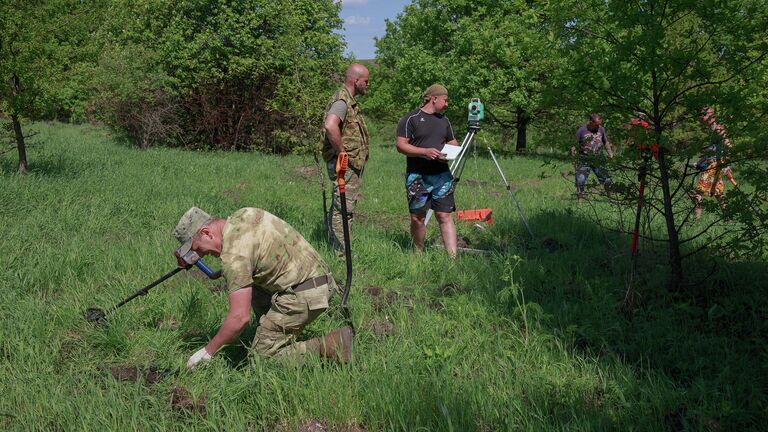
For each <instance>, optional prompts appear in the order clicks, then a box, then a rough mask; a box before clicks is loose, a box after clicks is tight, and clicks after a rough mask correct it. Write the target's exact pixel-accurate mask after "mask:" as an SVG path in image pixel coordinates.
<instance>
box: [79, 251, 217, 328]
mask: <svg viewBox="0 0 768 432" xmlns="http://www.w3.org/2000/svg"><path fill="white" fill-rule="evenodd" d="M194 266H195V267H197V268H198V269H200V270H201V271H202V272H203V273H205V275H206V276H208V277H209V278H211V279H216V278H218V277H219V276H220V275H221V272H214V271H213V270H211V269H210V268H209V267H208V266H206V265H205V263H203V260H201V259H198V260H197V261H196V262H195V263H194ZM189 268H191V266H190V267H188V268H183V267H176V268H175V269H173V270H171V271H169V272H168V273H166V274H164V275H162V276H160V277H159V278H158V279H155V280H154V281H153V282H152V283H150V284H149V285H147V286H145V287H144V288H142V289H140V290H138V291H136V292H135V293H133V294H131V295H130V296H129V297H128V298H126V299H125V300H123V301H121V302H120V303H118V304H116V305H114V306H112V307H111V308H109V309H107V310H106V311H105V310H104V309H100V308H96V307H90V308H88V309H86V310H85V319H86V320H87V321H88V322H92V323H96V324H100V325H103V324H106V322H107V320H106V316H107V315H109V314H111V313H113V312H114V311H115V310H116V309H117V308H119V307H120V306H122V305H124V304H126V303H128V302H129V301H131V300H133V299H135V298H136V297H140V296H145V295H147V293H148V292H149V290H151V289H152V288H154V287H156V286H157V285H159V284H161V283H163V282H164V281H165V280H166V279H168V278H170V277H171V276H173V275H175V274H176V273H178V272H180V271H182V270H187V269H189Z"/></svg>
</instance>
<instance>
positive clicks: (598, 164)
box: [571, 113, 613, 202]
mask: <svg viewBox="0 0 768 432" xmlns="http://www.w3.org/2000/svg"><path fill="white" fill-rule="evenodd" d="M587 119H588V122H587V124H585V125H582V126H581V127H580V128H579V130H577V131H576V143H577V145H576V146H573V147H571V156H574V157H576V158H577V160H576V163H575V168H576V193H577V195H578V197H579V202H581V200H583V199H584V195H585V194H584V187H585V186H586V184H587V179H588V178H589V172H590V171H592V172H594V173H595V175H596V176H597V181H599V182H600V184H602V185H603V186H605V188H606V190H608V188H609V187H610V186H611V176H610V174H609V173H608V170H607V169H606V168H605V156H603V147H605V150H606V151H607V152H608V157H609V158H611V159H613V148H611V144H610V142H608V136H607V135H606V134H605V129H603V118H602V117H600V114H598V113H591V114H590V115H589V116H588V117H587Z"/></svg>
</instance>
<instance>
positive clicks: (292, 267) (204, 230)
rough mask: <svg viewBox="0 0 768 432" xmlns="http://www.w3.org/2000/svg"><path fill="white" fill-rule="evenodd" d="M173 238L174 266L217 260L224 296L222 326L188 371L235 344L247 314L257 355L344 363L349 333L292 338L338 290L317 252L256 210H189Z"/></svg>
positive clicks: (343, 329)
mask: <svg viewBox="0 0 768 432" xmlns="http://www.w3.org/2000/svg"><path fill="white" fill-rule="evenodd" d="M174 234H175V236H176V238H177V239H178V240H179V241H180V242H181V243H182V245H181V247H180V248H179V249H177V250H176V257H177V260H178V261H179V265H180V266H182V267H189V266H190V265H192V264H194V263H190V262H188V261H189V260H188V259H187V260H185V259H184V258H183V257H184V256H185V255H186V256H189V254H188V252H189V251H193V252H196V253H197V255H199V256H200V257H203V256H206V255H209V254H210V255H214V256H217V257H220V258H221V267H222V274H223V276H224V277H225V278H226V280H227V289H228V291H229V312H228V313H227V316H226V318H225V319H224V322H223V323H222V325H221V327H220V328H219V330H218V332H217V333H216V335H215V336H214V337H213V339H211V341H210V342H208V345H206V346H205V347H203V348H202V349H200V350H199V351H197V352H196V353H194V354H193V355H192V357H190V359H189V361H188V362H187V367H188V368H189V369H193V368H194V367H195V366H196V365H198V364H199V363H200V362H204V361H207V360H210V359H211V357H212V356H213V355H215V354H216V352H217V351H218V350H219V349H220V348H221V347H222V346H224V345H225V344H227V343H230V342H232V341H235V340H237V338H238V337H239V336H240V333H242V331H243V329H245V327H246V326H247V325H248V324H249V323H250V320H251V313H250V312H251V309H253V311H254V313H255V314H256V317H257V318H258V320H259V326H258V328H257V329H256V336H255V338H254V340H253V344H252V348H253V350H254V351H256V352H257V353H259V354H260V355H262V356H264V357H278V356H302V355H304V354H306V353H316V354H318V355H320V356H321V357H324V358H328V359H331V360H335V361H337V362H340V363H346V362H348V361H349V359H350V355H351V348H352V335H353V333H352V329H351V328H350V327H341V328H339V329H337V330H334V331H332V332H331V333H329V334H328V335H326V336H324V337H321V338H315V339H310V340H308V341H302V342H299V341H297V340H296V339H297V337H298V335H299V334H300V333H301V331H302V330H303V329H304V327H305V326H306V325H307V324H309V323H311V322H312V321H313V320H314V319H315V318H317V317H318V316H319V315H320V314H321V313H323V312H324V311H325V310H326V309H327V308H328V299H329V298H330V297H331V295H333V294H334V293H335V292H337V291H338V287H337V286H336V282H335V281H334V280H333V277H332V276H331V274H330V271H329V269H328V266H327V264H326V263H325V262H324V261H323V259H322V258H321V257H320V255H319V254H318V253H317V251H315V249H314V248H313V247H312V246H311V245H310V244H309V242H307V241H306V240H305V239H304V237H302V236H301V234H299V233H298V232H297V231H296V230H295V229H293V228H292V227H291V226H290V225H288V223H286V222H285V221H283V220H282V219H280V218H278V217H277V216H274V215H272V214H271V213H269V212H266V211H264V210H261V209H257V208H243V209H240V210H238V211H236V212H235V213H233V214H232V215H231V216H230V217H229V218H227V219H221V218H214V217H211V216H210V215H208V213H206V212H204V211H203V210H201V209H199V208H197V207H192V208H190V209H189V210H187V212H186V213H184V215H183V216H182V217H181V219H180V220H179V223H178V225H176V230H175V233H174ZM192 255H194V254H192Z"/></svg>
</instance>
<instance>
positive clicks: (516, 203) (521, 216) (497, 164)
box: [488, 146, 535, 239]
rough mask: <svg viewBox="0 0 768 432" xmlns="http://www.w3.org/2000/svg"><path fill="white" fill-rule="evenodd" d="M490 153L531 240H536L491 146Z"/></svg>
mask: <svg viewBox="0 0 768 432" xmlns="http://www.w3.org/2000/svg"><path fill="white" fill-rule="evenodd" d="M488 153H490V154H491V158H492V159H493V163H494V164H496V169H497V170H498V171H499V175H501V179H502V180H504V185H505V186H506V187H507V191H508V192H509V196H511V197H512V201H514V203H515V206H516V207H517V212H518V213H520V219H522V220H523V223H524V224H525V228H526V229H527V230H528V234H530V235H531V239H533V238H535V237H534V235H533V231H531V227H530V226H529V225H528V220H527V219H526V218H525V213H523V209H521V208H520V203H518V202H517V198H515V194H514V193H513V192H512V186H510V184H509V182H508V181H507V178H506V177H505V176H504V171H502V170H501V166H499V161H497V160H496V155H494V154H493V150H491V147H490V146H489V147H488Z"/></svg>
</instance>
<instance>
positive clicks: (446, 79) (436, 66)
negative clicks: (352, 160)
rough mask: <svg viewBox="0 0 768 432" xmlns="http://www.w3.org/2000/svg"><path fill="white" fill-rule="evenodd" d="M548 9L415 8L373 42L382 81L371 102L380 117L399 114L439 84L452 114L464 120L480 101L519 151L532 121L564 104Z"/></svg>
mask: <svg viewBox="0 0 768 432" xmlns="http://www.w3.org/2000/svg"><path fill="white" fill-rule="evenodd" d="M551 7H552V4H551V2H548V1H542V2H528V1H524V0H513V1H506V2H495V1H490V0H487V1H486V0H478V1H473V2H467V1H464V0H441V1H437V0H416V1H414V2H413V3H412V4H411V5H409V6H407V7H406V8H405V10H404V12H403V13H402V14H400V15H399V16H398V17H397V19H396V20H395V21H393V22H387V31H386V34H385V35H384V36H383V37H382V38H381V39H379V40H377V42H376V46H377V59H378V61H379V62H380V63H381V65H382V68H383V70H382V71H380V72H379V74H380V75H382V78H383V82H382V83H380V84H379V83H377V82H374V84H376V85H380V88H378V89H377V88H374V89H373V91H372V92H371V93H372V95H371V99H372V100H371V102H370V103H371V104H372V105H373V108H374V109H376V110H377V111H379V112H383V111H390V112H392V111H394V112H403V111H404V110H407V109H410V108H411V107H412V106H413V105H414V104H416V103H417V102H418V95H419V93H420V91H422V90H423V89H424V88H426V86H428V85H429V84H431V83H433V82H440V83H443V84H445V85H446V86H447V87H448V89H449V91H450V92H451V99H452V100H453V101H454V105H453V107H452V108H451V111H450V112H449V115H455V116H456V117H457V118H459V117H463V116H464V115H466V109H465V108H466V107H465V105H464V103H463V102H465V101H468V100H469V98H470V97H480V98H482V99H483V100H484V102H485V104H486V108H487V112H488V114H489V117H490V118H491V119H492V120H493V121H494V123H496V124H498V125H499V126H501V127H502V128H503V129H506V130H508V129H514V130H515V131H516V135H517V143H516V148H517V150H519V151H521V150H523V149H525V147H526V143H527V130H528V126H529V125H530V124H531V122H533V121H534V120H535V119H537V118H540V117H541V116H543V115H546V114H547V113H548V112H550V111H551V110H552V109H553V107H555V106H556V105H557V104H558V103H560V102H562V99H561V98H558V97H555V96H556V95H557V88H558V87H559V85H558V76H560V74H561V70H562V64H561V62H560V61H559V59H558V57H557V48H558V39H557V33H556V32H555V31H554V30H553V29H552V27H551V26H550V19H549V16H550V14H551V11H550V8H551ZM380 81H381V79H380Z"/></svg>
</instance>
